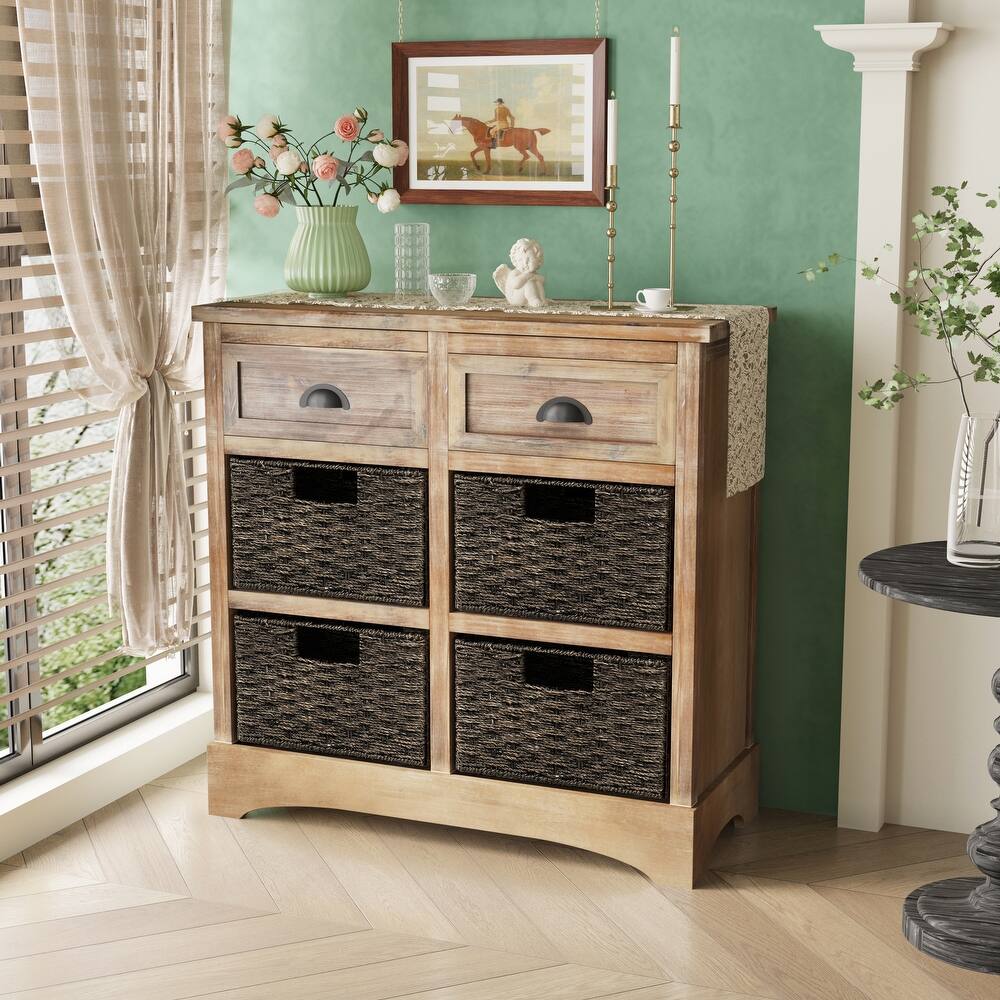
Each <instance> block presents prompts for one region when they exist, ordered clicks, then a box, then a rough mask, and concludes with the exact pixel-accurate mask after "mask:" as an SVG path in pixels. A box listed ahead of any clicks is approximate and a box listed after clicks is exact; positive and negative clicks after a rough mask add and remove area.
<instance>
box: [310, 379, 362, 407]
mask: <svg viewBox="0 0 1000 1000" xmlns="http://www.w3.org/2000/svg"><path fill="white" fill-rule="evenodd" d="M299 406H315V407H317V408H321V409H324V410H349V409H350V408H351V401H350V400H349V399H348V398H347V393H346V392H344V390H343V389H338V388H337V387H336V386H335V385H329V384H327V383H326V382H320V383H319V384H318V385H311V386H309V388H308V389H306V391H305V392H304V393H302V398H301V399H300V400H299Z"/></svg>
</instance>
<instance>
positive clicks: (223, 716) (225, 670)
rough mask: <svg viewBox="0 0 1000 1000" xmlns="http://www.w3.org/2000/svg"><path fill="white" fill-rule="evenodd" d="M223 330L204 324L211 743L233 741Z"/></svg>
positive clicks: (213, 325) (219, 327)
mask: <svg viewBox="0 0 1000 1000" xmlns="http://www.w3.org/2000/svg"><path fill="white" fill-rule="evenodd" d="M221 332H222V328H221V326H220V325H219V324H218V323H206V324H205V327H204V344H205V437H206V448H205V454H206V463H207V471H208V530H209V543H210V545H209V549H210V552H209V571H210V573H211V595H212V688H213V693H214V694H213V702H214V705H215V738H216V739H217V740H219V741H220V742H223V743H231V742H232V741H233V723H234V719H235V713H234V710H233V693H234V692H233V679H232V660H231V657H230V647H229V642H230V633H229V596H228V595H229V531H228V525H229V510H228V506H229V505H228V500H227V496H226V455H225V444H224V436H223V435H224V431H223V426H224V418H223V398H222V396H223V392H222V347H221Z"/></svg>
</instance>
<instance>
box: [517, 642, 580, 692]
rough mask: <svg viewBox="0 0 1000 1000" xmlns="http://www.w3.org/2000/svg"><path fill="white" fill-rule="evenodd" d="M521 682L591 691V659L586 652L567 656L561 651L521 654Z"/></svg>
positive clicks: (562, 688)
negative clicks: (522, 673) (581, 654)
mask: <svg viewBox="0 0 1000 1000" xmlns="http://www.w3.org/2000/svg"><path fill="white" fill-rule="evenodd" d="M521 666H522V670H523V672H524V683H525V684H530V685H531V686H532V687H543V688H549V689H550V690H552V691H593V690H594V660H593V657H590V656H567V655H566V654H565V653H541V652H537V651H534V650H529V651H525V652H524V653H522V654H521Z"/></svg>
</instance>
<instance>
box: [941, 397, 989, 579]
mask: <svg viewBox="0 0 1000 1000" xmlns="http://www.w3.org/2000/svg"><path fill="white" fill-rule="evenodd" d="M948 562H950V563H954V564H955V565H957V566H973V567H976V566H978V567H984V568H991V567H997V566H1000V414H972V415H965V416H963V417H962V420H961V423H960V424H959V428H958V440H957V441H956V443H955V463H954V465H953V466H952V473H951V496H950V501H949V505H948Z"/></svg>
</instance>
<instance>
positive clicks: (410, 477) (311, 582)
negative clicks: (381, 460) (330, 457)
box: [229, 456, 427, 607]
mask: <svg viewBox="0 0 1000 1000" xmlns="http://www.w3.org/2000/svg"><path fill="white" fill-rule="evenodd" d="M229 504H230V524H231V549H232V585H233V588H234V589H235V590H255V591H263V592H265V593H281V594H299V595H303V596H312V597H332V598H340V599H342V600H348V601H368V602H372V603H378V604H402V605H410V606H412V607H423V606H424V605H425V604H426V602H427V473H426V471H425V470H423V469H395V468H386V467H382V466H370V465H333V464H330V463H327V462H298V461H291V460H285V459H275V458H241V457H238V456H230V458H229Z"/></svg>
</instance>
